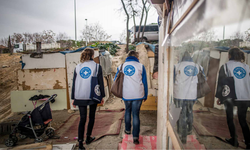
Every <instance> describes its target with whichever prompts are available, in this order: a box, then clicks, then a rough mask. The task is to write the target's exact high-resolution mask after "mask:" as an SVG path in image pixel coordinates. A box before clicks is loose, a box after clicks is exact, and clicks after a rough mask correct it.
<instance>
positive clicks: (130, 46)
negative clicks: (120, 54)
mask: <svg viewBox="0 0 250 150" xmlns="http://www.w3.org/2000/svg"><path fill="white" fill-rule="evenodd" d="M128 50H129V51H132V50H133V51H135V50H136V47H135V46H134V45H129V46H128Z"/></svg>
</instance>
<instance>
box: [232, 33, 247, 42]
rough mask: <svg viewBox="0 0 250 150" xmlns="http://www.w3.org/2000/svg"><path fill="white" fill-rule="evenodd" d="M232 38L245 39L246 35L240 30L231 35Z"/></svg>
mask: <svg viewBox="0 0 250 150" xmlns="http://www.w3.org/2000/svg"><path fill="white" fill-rule="evenodd" d="M230 38H231V39H232V40H234V39H240V40H243V39H244V35H243V34H242V33H240V32H235V33H234V34H233V35H232V36H231V37H230Z"/></svg>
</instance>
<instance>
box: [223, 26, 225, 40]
mask: <svg viewBox="0 0 250 150" xmlns="http://www.w3.org/2000/svg"><path fill="white" fill-rule="evenodd" d="M224 39H225V26H223V40H224Z"/></svg>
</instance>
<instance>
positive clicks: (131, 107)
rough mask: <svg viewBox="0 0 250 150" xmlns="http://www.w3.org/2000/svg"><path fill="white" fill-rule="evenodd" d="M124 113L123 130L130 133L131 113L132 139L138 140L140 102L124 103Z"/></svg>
mask: <svg viewBox="0 0 250 150" xmlns="http://www.w3.org/2000/svg"><path fill="white" fill-rule="evenodd" d="M124 103H125V107H126V111H125V130H126V131H128V132H130V131H131V112H132V115H133V138H134V139H139V133H140V117H139V114H140V108H141V104H142V100H133V101H124Z"/></svg>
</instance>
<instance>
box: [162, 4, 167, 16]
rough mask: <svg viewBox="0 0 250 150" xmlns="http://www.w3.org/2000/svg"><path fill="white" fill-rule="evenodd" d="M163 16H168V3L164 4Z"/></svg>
mask: <svg viewBox="0 0 250 150" xmlns="http://www.w3.org/2000/svg"><path fill="white" fill-rule="evenodd" d="M162 11H163V13H162V14H163V15H162V16H166V15H167V8H166V2H164V3H163V10H162Z"/></svg>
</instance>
